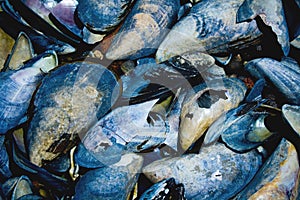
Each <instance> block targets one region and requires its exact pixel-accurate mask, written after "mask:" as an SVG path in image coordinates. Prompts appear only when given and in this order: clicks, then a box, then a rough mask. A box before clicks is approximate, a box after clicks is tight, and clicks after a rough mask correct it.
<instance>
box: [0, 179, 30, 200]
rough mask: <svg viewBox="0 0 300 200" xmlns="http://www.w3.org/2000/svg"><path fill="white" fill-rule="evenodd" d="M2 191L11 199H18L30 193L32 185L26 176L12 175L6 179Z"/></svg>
mask: <svg viewBox="0 0 300 200" xmlns="http://www.w3.org/2000/svg"><path fill="white" fill-rule="evenodd" d="M2 189H3V192H4V194H5V196H6V197H7V198H10V199H12V200H16V199H19V198H20V197H22V196H24V195H27V194H32V193H33V191H32V190H33V185H32V182H31V180H30V179H29V178H28V177H27V176H24V175H22V176H20V177H13V178H11V179H9V180H7V181H6V182H5V183H4V184H3V186H2Z"/></svg>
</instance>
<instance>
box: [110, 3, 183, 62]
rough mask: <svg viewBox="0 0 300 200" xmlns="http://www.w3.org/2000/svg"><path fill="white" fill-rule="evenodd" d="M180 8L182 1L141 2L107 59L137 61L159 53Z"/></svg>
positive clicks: (134, 7)
mask: <svg viewBox="0 0 300 200" xmlns="http://www.w3.org/2000/svg"><path fill="white" fill-rule="evenodd" d="M179 7H180V1H179V0H172V1H159V0H137V1H136V2H135V4H134V6H133V8H132V9H131V11H130V14H129V15H128V16H127V17H126V20H125V21H124V23H123V24H122V27H121V28H120V30H119V32H118V34H117V35H116V36H115V37H114V39H113V41H112V44H111V46H110V47H109V49H108V51H107V53H106V57H107V58H108V59H111V60H119V59H137V58H141V57H145V56H149V55H151V54H153V53H155V51H156V50H157V47H158V46H159V44H160V43H161V41H162V40H163V39H164V37H165V35H166V34H167V33H168V31H169V30H170V28H171V27H172V25H173V24H174V23H175V22H176V19H177V13H178V10H179Z"/></svg>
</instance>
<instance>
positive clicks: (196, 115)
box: [179, 78, 246, 151]
mask: <svg viewBox="0 0 300 200" xmlns="http://www.w3.org/2000/svg"><path fill="white" fill-rule="evenodd" d="M245 93H246V87H245V85H244V84H243V83H242V82H241V81H240V80H238V79H235V78H221V79H213V80H211V81H209V82H207V83H203V84H200V85H198V86H196V87H195V88H194V90H191V91H190V92H189V93H188V94H187V96H186V99H185V101H184V102H183V106H182V111H181V115H180V120H181V121H180V126H179V144H180V146H181V148H182V149H183V150H184V151H185V150H187V149H188V148H189V147H190V146H191V144H192V143H194V142H195V141H196V140H198V139H199V138H200V137H201V136H202V135H203V134H204V132H205V131H206V129H207V128H208V127H209V126H210V125H211V124H212V123H213V122H214V121H215V120H216V119H217V118H218V117H219V116H220V115H221V114H222V113H224V112H226V111H228V110H230V109H232V108H234V107H237V106H238V104H239V103H240V102H241V101H242V100H243V98H244V96H245Z"/></svg>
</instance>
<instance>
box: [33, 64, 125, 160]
mask: <svg viewBox="0 0 300 200" xmlns="http://www.w3.org/2000/svg"><path fill="white" fill-rule="evenodd" d="M119 91H120V87H119V84H118V82H117V81H116V78H115V76H114V75H113V73H112V72H111V71H109V70H107V69H106V68H104V67H103V66H102V65H99V64H90V63H86V62H77V63H70V64H66V65H64V66H61V67H60V68H58V69H57V70H55V71H53V72H52V73H51V74H50V75H49V76H47V77H46V78H45V79H44V80H43V82H42V85H41V86H40V88H39V89H38V91H37V94H36V96H35V101H34V106H35V109H34V113H33V118H32V120H31V122H30V126H29V130H28V133H27V144H28V150H29V157H30V160H31V162H33V163H34V164H36V165H38V166H41V165H42V160H52V159H53V158H55V157H56V156H58V155H59V154H61V153H63V152H64V151H65V150H66V151H67V150H68V149H70V148H71V147H72V146H74V145H75V144H76V143H74V142H76V140H77V139H79V138H78V136H82V135H81V134H83V133H85V132H86V131H87V130H88V129H89V128H90V127H91V126H92V124H93V123H95V122H97V120H98V119H99V118H101V117H102V116H103V115H104V114H106V112H107V111H108V110H109V109H110V108H111V106H112V104H113V103H114V102H115V101H116V99H117V97H118V95H119Z"/></svg>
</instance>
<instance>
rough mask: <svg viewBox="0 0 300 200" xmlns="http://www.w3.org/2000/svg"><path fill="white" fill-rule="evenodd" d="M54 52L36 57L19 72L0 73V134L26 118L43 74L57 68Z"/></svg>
mask: <svg viewBox="0 0 300 200" xmlns="http://www.w3.org/2000/svg"><path fill="white" fill-rule="evenodd" d="M57 62H58V61H57V57H56V53H55V52H54V51H48V52H45V53H43V54H40V55H38V56H36V57H35V58H33V59H31V60H30V62H27V63H26V64H25V65H24V66H23V67H22V68H21V69H19V70H17V71H8V72H2V73H0V110H1V111H0V133H1V134H4V133H6V132H7V131H8V130H10V129H12V128H14V127H15V126H17V125H18V124H19V122H20V120H21V119H22V118H23V117H25V115H26V112H27V109H28V107H29V104H30V100H31V98H32V95H33V93H34V91H35V90H36V88H37V86H38V85H39V84H40V82H41V81H42V79H43V74H45V73H48V72H49V70H51V69H53V68H54V67H56V66H57Z"/></svg>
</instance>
